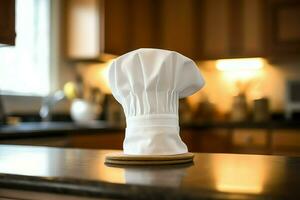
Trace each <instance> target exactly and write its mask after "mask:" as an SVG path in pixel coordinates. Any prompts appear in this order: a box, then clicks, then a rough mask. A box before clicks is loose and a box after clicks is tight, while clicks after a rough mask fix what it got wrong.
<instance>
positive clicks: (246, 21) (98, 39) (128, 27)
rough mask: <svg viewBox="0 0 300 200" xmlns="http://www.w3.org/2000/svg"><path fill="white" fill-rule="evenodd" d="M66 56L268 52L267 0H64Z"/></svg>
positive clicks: (205, 56)
mask: <svg viewBox="0 0 300 200" xmlns="http://www.w3.org/2000/svg"><path fill="white" fill-rule="evenodd" d="M66 5H67V6H66V18H65V19H66V24H67V26H66V27H67V31H66V33H67V34H66V35H67V37H66V39H67V48H66V49H67V56H68V57H69V58H72V59H74V58H75V59H76V58H80V59H84V58H88V59H90V58H98V57H99V56H101V55H102V54H103V53H107V54H114V55H122V54H124V53H127V52H129V51H132V50H134V49H138V48H162V49H168V50H173V51H177V52H179V53H182V54H183V55H185V56H188V57H190V58H192V59H194V60H207V59H220V58H233V57H254V56H264V55H265V54H266V48H265V47H266V46H265V29H266V26H265V22H266V17H265V15H266V13H265V12H264V11H265V8H266V1H265V0H239V1H235V0H70V1H66Z"/></svg>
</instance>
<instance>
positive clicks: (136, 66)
mask: <svg viewBox="0 0 300 200" xmlns="http://www.w3.org/2000/svg"><path fill="white" fill-rule="evenodd" d="M109 84H110V87H111V90H112V94H113V96H114V97H115V99H116V100H117V101H118V102H119V103H120V104H121V105H122V107H123V110H124V112H125V116H126V124H127V127H126V132H125V140H124V143H123V148H124V154H129V155H173V154H182V153H187V152H188V150H187V147H186V145H185V144H184V143H183V142H182V140H181V138H180V135H179V123H178V104H179V98H183V97H187V96H189V95H192V94H193V93H195V92H196V91H198V90H199V89H200V88H202V87H203V85H204V80H203V78H202V76H201V74H200V71H199V70H198V68H197V66H196V64H195V63H194V62H193V61H192V60H191V59H189V58H187V57H185V56H183V55H181V54H179V53H177V52H174V51H167V50H161V49H138V50H135V51H132V52H129V53H127V54H125V55H122V56H120V57H118V58H117V59H115V60H114V61H113V62H112V63H111V65H110V67H109Z"/></svg>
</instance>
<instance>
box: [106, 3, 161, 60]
mask: <svg viewBox="0 0 300 200" xmlns="http://www.w3.org/2000/svg"><path fill="white" fill-rule="evenodd" d="M158 5H159V4H158V1H156V0H142V1H141V0H106V1H105V17H104V18H105V48H104V51H105V53H110V54H116V55H121V54H124V53H127V52H128V51H131V50H134V49H138V48H146V47H148V48H150V47H151V48H156V47H158V46H159V44H158V41H159V39H158V31H159V28H158V25H157V20H158V12H159V9H158V8H159V6H158Z"/></svg>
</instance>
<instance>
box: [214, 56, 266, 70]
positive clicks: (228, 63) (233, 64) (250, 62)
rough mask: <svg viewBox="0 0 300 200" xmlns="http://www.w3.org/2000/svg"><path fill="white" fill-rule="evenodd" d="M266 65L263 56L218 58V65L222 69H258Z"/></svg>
mask: <svg viewBox="0 0 300 200" xmlns="http://www.w3.org/2000/svg"><path fill="white" fill-rule="evenodd" d="M263 65H264V59H263V58H238V59H222V60H217V62H216V66H217V69H218V70H220V71H248V70H258V69H261V68H262V67H263Z"/></svg>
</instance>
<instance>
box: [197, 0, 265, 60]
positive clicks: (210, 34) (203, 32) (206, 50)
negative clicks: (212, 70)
mask: <svg viewBox="0 0 300 200" xmlns="http://www.w3.org/2000/svg"><path fill="white" fill-rule="evenodd" d="M198 4H199V5H198V6H197V9H198V10H197V13H199V14H198V16H197V19H198V22H197V25H196V27H197V28H198V29H197V33H198V34H197V35H198V36H199V37H200V41H199V42H198V45H199V52H200V54H199V55H198V57H199V58H200V59H219V58H234V57H254V56H264V55H265V54H266V43H265V38H264V37H265V12H264V10H265V1H264V0H238V1H237V0H202V1H201V3H198Z"/></svg>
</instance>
